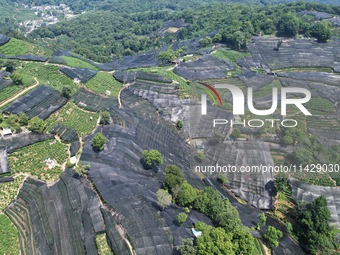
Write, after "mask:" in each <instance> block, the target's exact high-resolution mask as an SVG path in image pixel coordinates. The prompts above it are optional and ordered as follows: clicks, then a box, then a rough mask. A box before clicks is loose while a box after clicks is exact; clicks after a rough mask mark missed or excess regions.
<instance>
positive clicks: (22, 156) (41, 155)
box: [9, 140, 68, 182]
mask: <svg viewBox="0 0 340 255" xmlns="http://www.w3.org/2000/svg"><path fill="white" fill-rule="evenodd" d="M49 158H50V159H52V160H55V163H56V165H55V166H54V167H53V168H51V169H50V168H49V167H48V164H47V163H46V162H45V160H46V159H49ZM67 158H68V148H67V146H66V145H65V144H62V143H60V142H58V141H57V140H48V141H44V142H40V143H35V144H33V145H29V146H27V147H24V148H22V149H19V150H17V151H15V152H13V153H11V154H10V155H9V164H10V168H11V171H12V173H14V174H15V173H27V174H30V175H32V176H36V177H38V178H39V179H40V180H43V181H49V182H50V181H55V180H56V179H58V178H59V175H60V174H61V172H62V169H63V167H62V165H63V164H64V163H66V161H67Z"/></svg>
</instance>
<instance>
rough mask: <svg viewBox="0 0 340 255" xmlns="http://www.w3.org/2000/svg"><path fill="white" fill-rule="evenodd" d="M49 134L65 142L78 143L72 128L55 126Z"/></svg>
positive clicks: (60, 125)
mask: <svg viewBox="0 0 340 255" xmlns="http://www.w3.org/2000/svg"><path fill="white" fill-rule="evenodd" d="M50 133H51V134H55V135H58V136H60V138H61V139H62V140H64V141H65V142H68V143H69V142H75V141H79V136H78V134H77V131H76V130H75V129H74V128H70V127H67V126H64V125H63V124H60V123H58V124H56V125H55V126H54V127H53V128H52V129H51V131H50Z"/></svg>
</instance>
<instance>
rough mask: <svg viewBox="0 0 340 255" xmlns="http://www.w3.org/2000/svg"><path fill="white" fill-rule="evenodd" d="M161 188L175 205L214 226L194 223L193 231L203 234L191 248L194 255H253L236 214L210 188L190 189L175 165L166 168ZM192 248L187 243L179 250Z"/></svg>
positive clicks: (227, 201) (247, 233)
mask: <svg viewBox="0 0 340 255" xmlns="http://www.w3.org/2000/svg"><path fill="white" fill-rule="evenodd" d="M163 187H165V188H166V189H168V190H169V192H170V193H171V194H172V196H173V198H174V199H175V202H176V204H178V205H180V206H186V207H190V208H193V209H194V210H197V211H199V212H201V213H203V214H204V215H206V216H208V217H209V218H210V219H211V220H212V221H213V222H214V223H215V224H216V226H217V228H213V227H211V226H207V225H205V224H204V223H201V222H199V223H197V224H195V229H196V230H198V231H202V232H203V234H202V236H200V237H198V238H197V244H196V246H195V247H194V248H196V249H197V254H222V251H223V252H226V251H227V250H228V251H229V252H228V254H256V251H255V248H254V240H253V237H252V236H251V234H250V233H249V232H248V230H247V229H245V227H244V226H243V225H242V224H241V220H240V218H239V215H238V211H237V210H236V209H235V207H233V206H232V205H231V203H230V202H229V200H228V199H223V198H222V197H221V195H220V194H219V193H218V192H217V191H216V190H215V189H214V188H212V187H208V188H205V189H204V190H197V189H195V188H193V187H192V186H191V185H190V184H189V183H188V182H187V181H186V180H185V176H184V174H183V173H182V172H181V171H180V170H179V169H178V167H176V166H175V165H171V166H167V167H166V169H165V179H164V182H163ZM185 216H186V214H185ZM180 217H181V218H183V219H180V221H181V222H182V221H183V220H184V217H183V216H180ZM177 220H178V219H177ZM217 236H218V238H217ZM192 248H193V247H192V245H191V244H190V242H187V241H185V242H184V243H182V247H181V249H184V250H193V249H192ZM219 252H220V253H219Z"/></svg>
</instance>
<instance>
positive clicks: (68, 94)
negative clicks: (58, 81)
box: [61, 86, 72, 99]
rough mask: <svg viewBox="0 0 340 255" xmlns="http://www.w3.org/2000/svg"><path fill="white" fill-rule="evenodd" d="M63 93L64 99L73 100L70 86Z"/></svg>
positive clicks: (64, 88)
mask: <svg viewBox="0 0 340 255" xmlns="http://www.w3.org/2000/svg"><path fill="white" fill-rule="evenodd" d="M61 93H62V94H63V97H65V98H67V99H69V98H71V95H72V89H71V88H70V87H68V86H65V87H63V89H62V90H61Z"/></svg>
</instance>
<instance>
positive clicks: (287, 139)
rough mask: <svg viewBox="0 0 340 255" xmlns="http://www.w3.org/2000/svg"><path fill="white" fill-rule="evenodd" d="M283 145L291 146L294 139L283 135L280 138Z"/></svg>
mask: <svg viewBox="0 0 340 255" xmlns="http://www.w3.org/2000/svg"><path fill="white" fill-rule="evenodd" d="M282 141H283V144H285V145H291V144H293V143H294V139H293V137H292V136H290V135H284V136H283V138H282Z"/></svg>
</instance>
